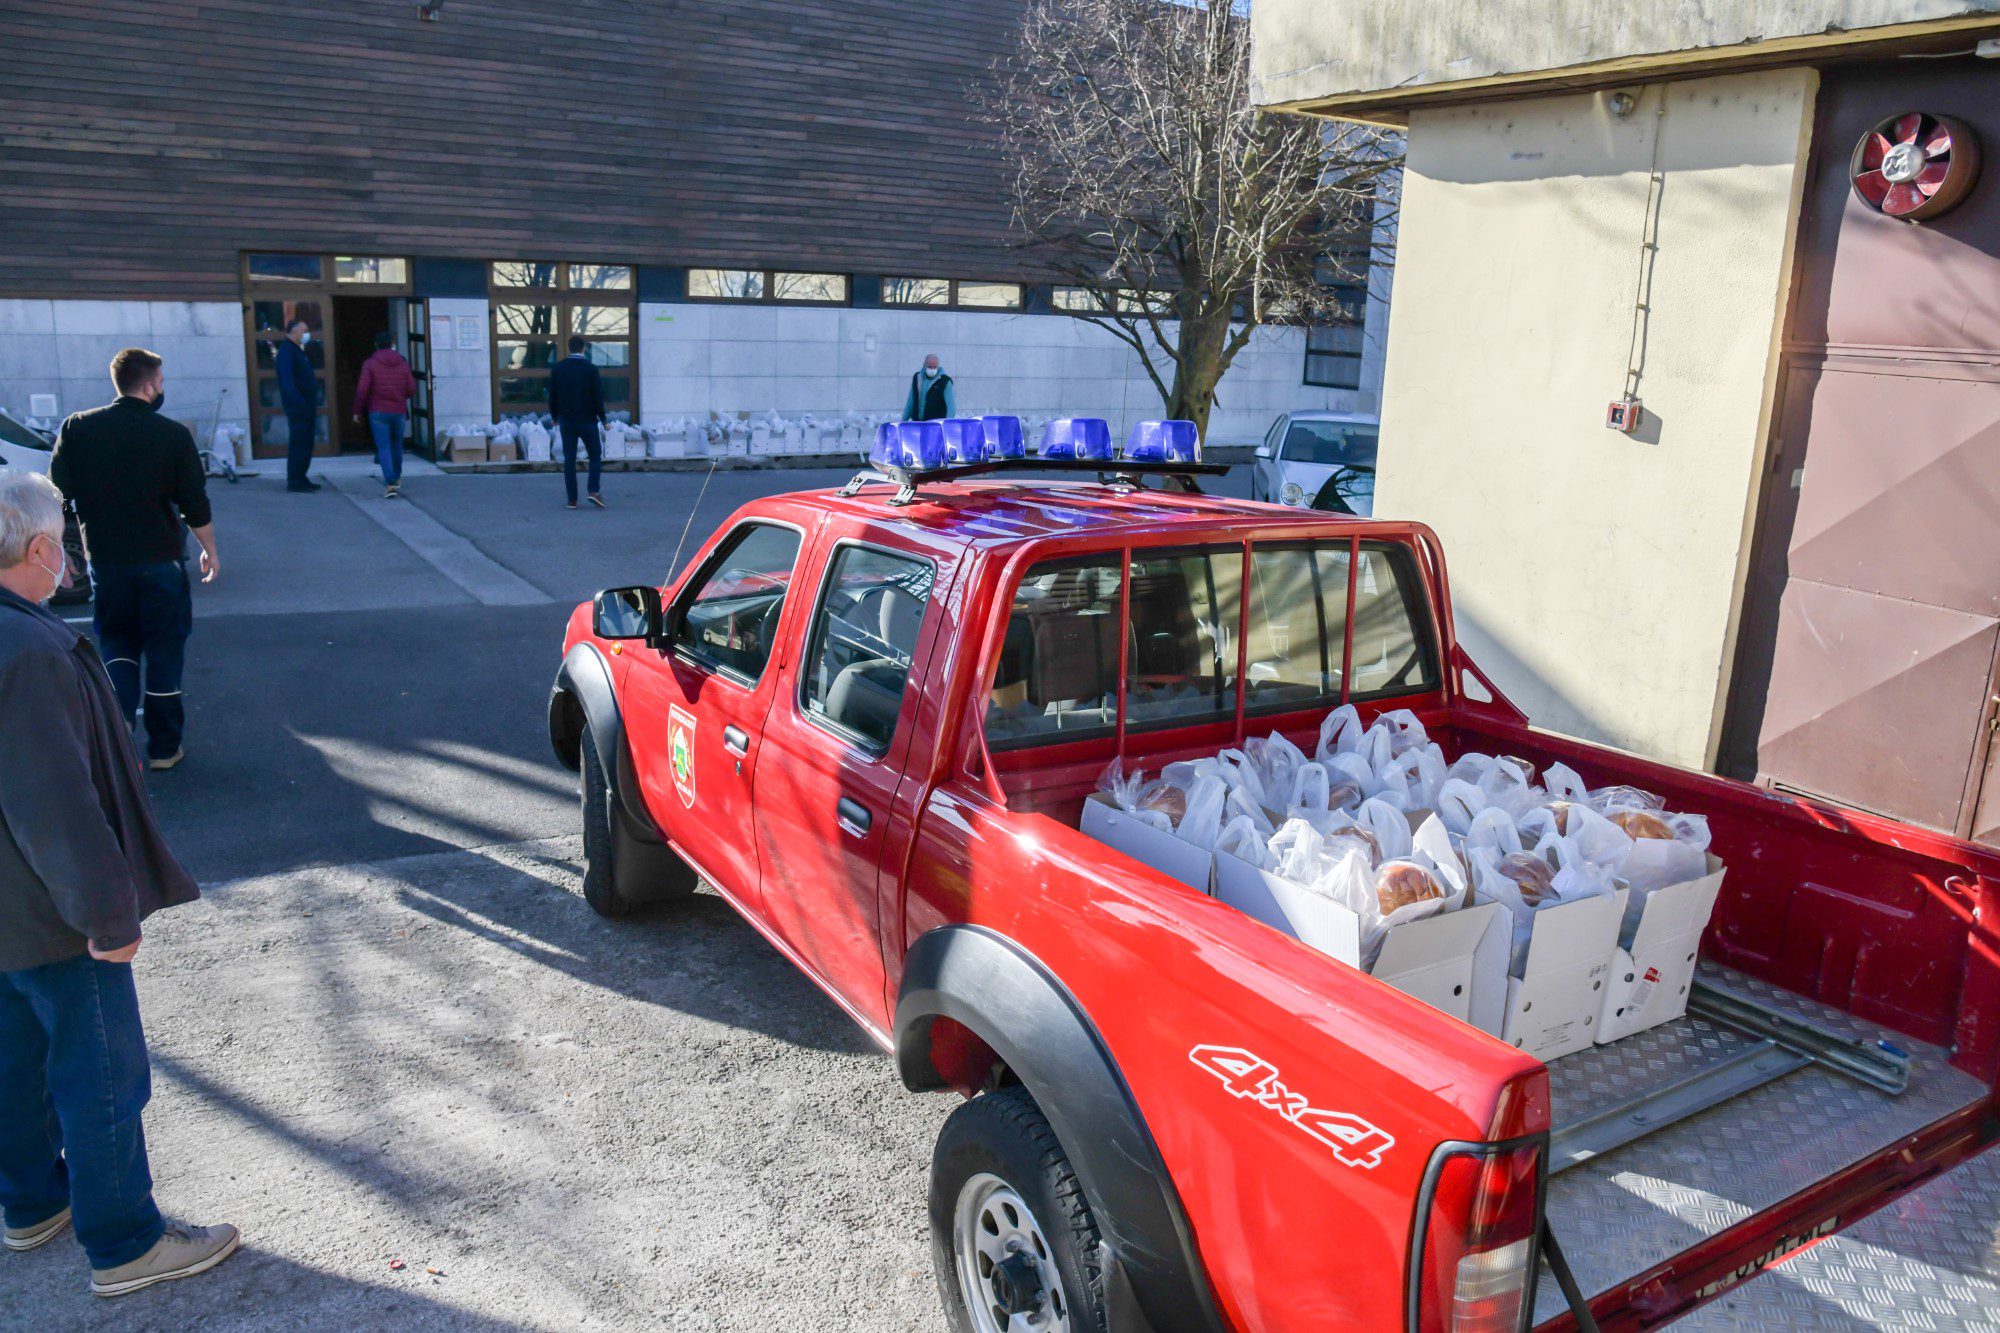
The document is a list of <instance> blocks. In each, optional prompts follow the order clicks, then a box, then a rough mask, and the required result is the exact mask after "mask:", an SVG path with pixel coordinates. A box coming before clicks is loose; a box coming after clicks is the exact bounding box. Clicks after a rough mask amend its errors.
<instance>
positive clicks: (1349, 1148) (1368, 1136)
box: [1188, 1046, 1396, 1170]
mask: <svg viewBox="0 0 2000 1333" xmlns="http://www.w3.org/2000/svg"><path fill="white" fill-rule="evenodd" d="M1188 1059H1190V1060H1192V1061H1194V1063H1195V1065H1196V1067H1198V1068H1201V1069H1205V1070H1207V1071H1208V1072H1209V1073H1211V1074H1213V1075H1215V1076H1216V1077H1217V1078H1219V1079H1221V1080H1222V1086H1223V1087H1225V1088H1227V1089H1229V1095H1230V1096H1232V1097H1248V1098H1249V1099H1250V1100H1252V1101H1254V1102H1256V1103H1257V1105H1259V1106H1262V1107H1265V1108H1267V1109H1269V1110H1272V1111H1275V1112H1277V1113H1278V1114H1279V1115H1280V1116H1282V1117H1283V1118H1284V1119H1286V1120H1289V1121H1291V1122H1292V1123H1293V1124H1294V1125H1297V1126H1298V1127H1299V1128H1300V1129H1302V1130H1304V1131H1305V1132H1306V1133H1308V1134H1310V1135H1312V1136H1313V1137H1314V1138H1316V1139H1318V1140H1319V1141H1320V1142H1321V1143H1324V1144H1325V1145H1326V1146H1327V1147H1329V1148H1331V1149H1333V1157H1334V1160H1335V1161H1337V1162H1342V1163H1345V1164H1346V1165H1348V1166H1358V1167H1360V1168H1362V1169H1363V1170H1373V1169H1374V1168H1376V1167H1378V1166H1380V1165H1381V1164H1382V1154H1383V1153H1385V1152H1387V1151H1389V1149H1391V1148H1393V1147H1395V1146H1396V1140H1395V1139H1394V1138H1393V1137H1392V1136H1390V1135H1389V1134H1387V1133H1386V1132H1384V1131H1383V1130H1380V1129H1377V1128H1376V1127H1375V1126H1374V1125H1371V1124H1369V1123H1368V1122H1367V1121H1366V1120H1363V1119H1362V1118H1361V1117H1360V1116H1358V1115H1349V1114H1348V1113H1347V1112H1345V1111H1326V1110H1322V1109H1321V1108H1319V1107H1317V1106H1308V1105H1307V1104H1306V1099H1305V1098H1304V1097H1302V1096H1300V1095H1299V1094H1298V1093H1296V1092H1293V1091H1292V1090H1291V1089H1290V1088H1288V1087H1286V1086H1285V1085H1284V1084H1283V1083H1281V1082H1279V1080H1278V1070H1277V1066H1275V1065H1273V1064H1271V1063H1269V1062H1268V1061H1266V1060H1264V1059H1262V1058H1260V1057H1258V1056H1255V1055H1252V1054H1251V1053H1250V1052H1249V1051H1246V1050H1244V1049H1243V1048H1242V1047H1240V1046H1197V1047H1195V1048H1194V1049H1193V1050H1191V1051H1189V1052H1188Z"/></svg>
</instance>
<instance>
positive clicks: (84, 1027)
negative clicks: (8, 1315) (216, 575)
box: [0, 470, 238, 1296]
mask: <svg viewBox="0 0 2000 1333" xmlns="http://www.w3.org/2000/svg"><path fill="white" fill-rule="evenodd" d="M62 530H63V517H62V495H61V493H60V492H59V491H57V490H56V488H55V487H54V486H53V485H52V484H51V483H50V482H49V480H48V479H47V478H46V477H41V476H36V475H35V474H33V473H27V472H11V471H6V470H0V1212H4V1220H5V1223H6V1229H5V1243H6V1247H7V1248H8V1249H9V1250H32V1249H34V1248H35V1247H36V1246H38V1245H43V1244H46V1243H47V1242H49V1241H50V1240H53V1239H54V1238H55V1237H56V1236H58V1235H60V1234H61V1232H62V1230H63V1228H64V1227H66V1226H68V1225H69V1224H70V1223H71V1222H72V1221H74V1222H75V1224H76V1237H77V1240H79V1241H80V1242H82V1244H83V1249H84V1253H85V1254H86V1255H87V1256H88V1257H89V1259H90V1267H91V1276H90V1289H91V1290H92V1291H93V1292H95V1293H97V1294H98V1295H100V1296H122V1295H124V1294H126V1293H127V1292H132V1291H138V1290H139V1289H141V1288H142V1287H149V1286H152V1285H153V1284H154V1283H156V1282H165V1281H167V1280H169V1279H171V1278H177V1277H187V1276H190V1275H191V1274H194V1273H200V1272H205V1271H207V1270H208V1269H210V1268H213V1267H215V1265H217V1264H219V1263H221V1262H222V1261H223V1260H224V1259H226V1258H228V1257H229V1255H230V1254H231V1253H233V1252H234V1251H235V1249H236V1246H237V1241H238V1235H237V1231H236V1228H235V1227H232V1226H227V1225H224V1226H217V1227H191V1226H185V1225H181V1224H177V1223H169V1222H166V1221H165V1220H163V1219H162V1218H161V1217H160V1211H159V1209H158V1208H157V1207H156V1206H155V1205H154V1203H153V1178H152V1173H151V1171H150V1170H149V1168H148V1166H147V1163H146V1138H145V1132H144V1127H143V1125H142V1124H141V1112H142V1111H143V1110H144V1108H145V1105H146V1101H147V1098H148V1097H149V1095H150V1092H151V1079H150V1073H149V1070H148V1062H147V1059H146V1039H145V1035H144V1033H143V1032H142V1031H141V1029H140V1026H139V996H138V992H137V990H136V989H135V988H134V987H133V984H132V958H133V956H134V955H135V954H136V953H138V951H139V930H140V925H139V923H140V922H141V921H142V920H144V919H145V917H146V916H147V915H148V914H150V913H152V912H155V911H157V910H159V909H160V908H163V907H172V906H175V905H177V904H179V903H185V902H192V901H193V900H194V899H195V898H196V897H197V896H198V891H197V890H196V888H195V885H194V881H193V880H192V879H190V878H189V877H188V873H187V871H185V870H183V869H182V868H181V865H180V863H179V862H178V861H176V860H175V859H174V855H173V853H172V852H171V851H169V850H167V845H166V841H165V839H163V838H162V837H161V836H160V830H159V826H158V825H157V824H156V823H155V822H154V819H153V807H152V803H151V802H150V801H149V800H148V799H147V796H146V782H145V776H144V774H143V773H142V772H141V771H140V768H139V756H138V754H137V752H136V751H135V750H134V749H133V748H132V733H131V731H130V730H129V729H128V728H127V726H126V724H125V721H124V718H123V716H122V711H121V708H120V705H119V701H118V699H117V698H116V696H115V695H114V694H113V693H112V689H111V680H110V678H109V677H108V676H107V675H106V674H105V671H104V668H103V666H102V665H100V664H99V662H98V659H97V654H96V653H95V652H94V651H93V650H92V649H91V646H90V641H89V640H88V639H86V638H84V637H83V636H82V635H80V634H78V633H77V632H76V631H75V630H73V629H71V628H70V627H69V626H68V625H67V624H65V623H64V622H63V620H62V619H61V618H60V617H58V616H56V615H54V614H53V613H51V612H50V611H48V610H47V609H46V608H45V607H44V606H43V605H42V603H44V602H46V601H47V600H48V599H49V597H50V595H52V594H53V593H54V592H55V589H56V585H57V584H59V583H60V582H61V581H62V575H63V562H64V556H63V544H62Z"/></svg>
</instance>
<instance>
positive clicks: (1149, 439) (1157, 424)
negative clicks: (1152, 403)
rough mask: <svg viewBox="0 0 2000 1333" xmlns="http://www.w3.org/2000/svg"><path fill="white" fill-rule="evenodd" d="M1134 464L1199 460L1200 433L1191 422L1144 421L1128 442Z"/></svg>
mask: <svg viewBox="0 0 2000 1333" xmlns="http://www.w3.org/2000/svg"><path fill="white" fill-rule="evenodd" d="M1125 456H1126V457H1127V458H1129V459H1131V460H1132V461H1133V462H1135V463H1199V462H1200V461H1201V432H1200V431H1199V430H1197V429H1195V424H1194V423H1193V422H1192V421H1142V422H1140V423H1139V424H1138V425H1136V426H1134V427H1132V436H1131V438H1130V439H1128V440H1126V441H1125Z"/></svg>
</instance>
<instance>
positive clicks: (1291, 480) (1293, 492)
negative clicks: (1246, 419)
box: [1250, 412, 1381, 517]
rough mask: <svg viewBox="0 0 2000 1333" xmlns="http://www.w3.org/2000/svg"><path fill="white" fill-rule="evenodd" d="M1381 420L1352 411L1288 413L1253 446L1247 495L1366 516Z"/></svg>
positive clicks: (1371, 505) (1371, 498)
mask: <svg viewBox="0 0 2000 1333" xmlns="http://www.w3.org/2000/svg"><path fill="white" fill-rule="evenodd" d="M1380 431H1381V423H1380V422H1379V421H1378V420H1377V419H1376V418H1374V417H1370V416H1361V415H1359V414H1357V413H1353V412H1287V413H1285V415H1283V416H1281V417H1279V418H1278V419H1277V420H1276V421H1275V422H1273V423H1272V424H1271V429H1270V431H1269V433H1267V434H1266V435H1265V436H1264V443H1262V444H1260V445H1258V446H1257V466H1256V468H1255V470H1254V471H1252V472H1251V474H1250V498H1251V499H1253V500H1269V501H1272V502H1274V503H1277V504H1284V505H1293V506H1295V507H1297V508H1300V509H1324V510H1327V511H1329V512H1330V513H1335V514H1360V515H1362V516H1363V517H1367V516H1368V515H1370V514H1372V513H1373V512H1374V509H1375V440H1376V436H1377V435H1378V434H1379V433H1380Z"/></svg>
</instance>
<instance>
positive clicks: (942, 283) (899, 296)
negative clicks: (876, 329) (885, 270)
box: [882, 278, 951, 305]
mask: <svg viewBox="0 0 2000 1333" xmlns="http://www.w3.org/2000/svg"><path fill="white" fill-rule="evenodd" d="M882 304H883V305H950V304H951V279H949V278H884V279H882Z"/></svg>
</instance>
